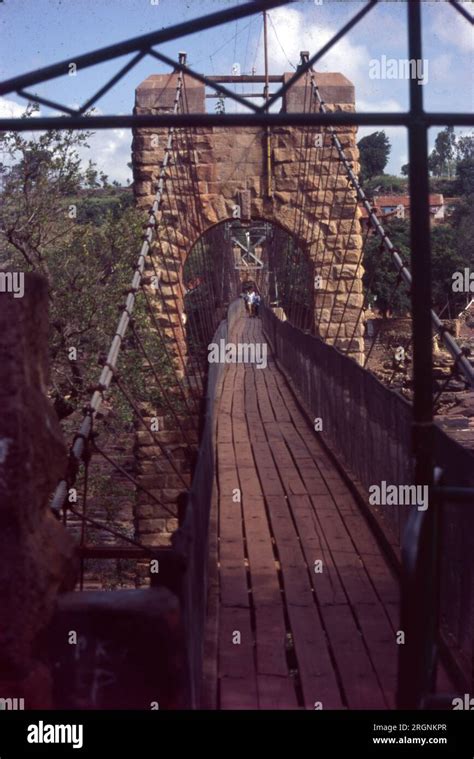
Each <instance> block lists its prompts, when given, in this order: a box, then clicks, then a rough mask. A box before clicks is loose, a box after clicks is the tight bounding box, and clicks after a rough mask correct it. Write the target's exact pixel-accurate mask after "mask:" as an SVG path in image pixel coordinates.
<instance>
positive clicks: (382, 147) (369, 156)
mask: <svg viewBox="0 0 474 759" xmlns="http://www.w3.org/2000/svg"><path fill="white" fill-rule="evenodd" d="M357 147H358V148H359V152H360V164H361V169H360V177H361V181H362V182H365V181H366V180H367V179H370V178H371V177H374V176H377V175H379V174H383V170H384V168H385V167H386V165H387V161H388V157H389V155H390V150H391V146H390V141H389V139H388V137H387V135H386V134H385V132H384V131H381V132H374V133H373V134H369V135H367V137H362V139H361V140H359V142H358V143H357Z"/></svg>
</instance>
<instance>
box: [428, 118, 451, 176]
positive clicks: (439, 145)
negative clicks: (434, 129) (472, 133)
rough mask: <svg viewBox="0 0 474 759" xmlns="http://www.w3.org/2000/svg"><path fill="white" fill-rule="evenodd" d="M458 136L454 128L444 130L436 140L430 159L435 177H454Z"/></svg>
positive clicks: (431, 169) (429, 164)
mask: <svg viewBox="0 0 474 759" xmlns="http://www.w3.org/2000/svg"><path fill="white" fill-rule="evenodd" d="M455 156H456V135H455V134H454V127H452V126H448V127H445V129H442V130H441V131H440V132H439V133H438V135H437V137H436V140H435V144H434V148H433V150H432V151H431V153H430V156H429V159H428V166H429V169H430V171H431V172H432V173H433V174H434V175H435V176H438V177H440V176H448V177H452V176H453V175H454V172H455V161H454V158H455Z"/></svg>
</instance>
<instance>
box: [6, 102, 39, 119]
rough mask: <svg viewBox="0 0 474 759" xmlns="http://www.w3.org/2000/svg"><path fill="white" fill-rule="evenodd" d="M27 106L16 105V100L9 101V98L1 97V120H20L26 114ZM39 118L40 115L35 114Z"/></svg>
mask: <svg viewBox="0 0 474 759" xmlns="http://www.w3.org/2000/svg"><path fill="white" fill-rule="evenodd" d="M25 110H26V103H25V105H21V104H20V103H16V102H15V101H14V100H8V98H4V97H0V118H2V119H18V118H20V117H21V116H23V114H24V113H25ZM34 115H35V116H37V115H38V114H34Z"/></svg>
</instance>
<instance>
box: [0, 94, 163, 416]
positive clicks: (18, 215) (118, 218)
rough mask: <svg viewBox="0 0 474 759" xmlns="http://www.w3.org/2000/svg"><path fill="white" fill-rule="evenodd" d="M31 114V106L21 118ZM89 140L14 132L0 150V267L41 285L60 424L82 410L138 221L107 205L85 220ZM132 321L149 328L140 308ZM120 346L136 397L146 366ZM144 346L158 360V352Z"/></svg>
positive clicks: (132, 253) (128, 211) (123, 283)
mask: <svg viewBox="0 0 474 759" xmlns="http://www.w3.org/2000/svg"><path fill="white" fill-rule="evenodd" d="M33 111H34V109H33V108H30V109H28V111H27V116H31V115H32V113H33ZM88 137H89V135H87V134H84V133H74V132H71V131H62V130H61V131H51V132H46V133H44V134H41V135H39V136H38V137H34V138H28V137H27V136H24V135H23V134H19V133H12V132H8V133H4V134H3V135H1V136H0V151H1V152H3V154H4V155H6V156H7V160H6V162H5V164H4V165H3V166H2V167H1V168H0V171H1V174H2V193H1V204H0V266H1V267H6V266H9V267H15V268H20V269H22V270H26V271H37V272H39V273H41V274H43V275H44V276H45V277H46V278H47V280H48V285H49V295H50V323H51V340H50V358H51V387H50V393H51V398H52V400H53V402H54V405H55V408H56V410H57V412H58V415H59V417H60V418H65V417H67V416H68V415H70V414H71V413H73V412H74V410H75V409H76V408H81V406H82V405H83V404H84V403H85V401H86V400H87V399H88V397H89V394H90V390H89V388H90V386H91V384H93V383H95V381H96V380H97V376H98V365H99V359H101V358H102V357H103V356H104V355H105V353H106V351H107V349H108V347H109V344H110V341H111V336H112V335H113V334H114V330H115V326H116V321H117V306H118V305H121V304H122V303H123V301H124V297H123V291H124V289H125V288H126V287H128V285H129V283H130V278H131V264H132V263H134V258H135V257H136V255H137V250H138V248H139V244H140V235H141V231H142V224H143V218H142V215H141V214H140V213H138V212H137V211H136V210H135V208H133V207H131V206H130V204H128V207H127V206H126V205H125V206H123V207H122V208H121V209H120V213H119V212H118V211H117V209H115V211H114V210H112V209H111V208H110V207H109V208H105V209H103V211H102V213H100V214H98V215H96V216H95V218H93V219H92V220H90V219H89V218H87V214H86V215H85V217H84V214H81V205H83V204H84V196H83V193H84V192H87V191H84V190H83V189H81V188H83V187H84V186H86V187H87V186H90V184H91V183H92V179H93V176H95V173H96V168H95V165H94V164H93V163H92V162H91V161H89V165H88V166H87V168H86V169H85V170H83V169H82V168H81V161H80V158H79V153H78V149H79V148H81V149H82V148H84V147H85V146H86V145H87V139H88ZM81 217H82V218H81ZM136 319H137V324H141V323H143V324H146V320H147V317H146V314H145V312H144V309H143V308H141V310H140V307H138V308H137V313H136ZM150 332H151V331H150ZM147 339H148V337H147ZM155 343H156V340H155ZM127 345H128V347H129V348H130V351H131V355H132V359H131V360H130V361H129V375H128V377H127V380H128V381H129V382H130V384H131V386H132V387H134V386H136V387H137V389H139V390H140V392H138V393H137V397H139V398H142V397H143V398H145V397H147V395H146V393H147V391H146V387H145V388H143V387H141V385H143V373H141V372H140V367H141V365H142V363H143V362H141V361H140V360H139V358H138V357H137V355H136V350H135V349H134V346H133V344H132V343H130V341H129V342H128V343H126V346H127ZM71 348H74V349H75V355H73V357H71V355H72V352H71V350H70V349H71ZM150 350H153V355H155V356H156V355H157V348H156V346H155V347H154V348H152V347H151V348H150ZM125 353H126V355H128V354H127V352H126V351H125ZM162 358H163V357H162V356H161V357H160V361H162ZM124 360H125V363H127V357H126V356H125V359H124ZM142 391H143V392H142ZM150 393H152V389H150ZM132 395H133V393H132ZM116 405H117V407H119V406H120V401H119V400H117V401H116ZM122 408H123V407H122Z"/></svg>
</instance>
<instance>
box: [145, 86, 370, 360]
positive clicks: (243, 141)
mask: <svg viewBox="0 0 474 759" xmlns="http://www.w3.org/2000/svg"><path fill="white" fill-rule="evenodd" d="M177 77H178V75H177V74H168V75H161V74H153V75H151V76H149V77H148V78H147V79H146V80H145V81H144V82H142V83H141V84H140V85H139V86H138V88H137V90H136V102H135V113H138V114H158V113H163V112H170V111H172V109H173V103H174V98H175V92H176V84H177ZM289 77H291V74H285V75H284V79H285V80H287V79H288V78H289ZM316 82H317V84H318V88H319V92H320V95H321V97H322V98H323V100H324V102H325V106H326V109H327V110H328V111H337V110H342V111H353V110H354V102H355V101H354V87H353V85H352V84H351V83H350V82H349V80H347V79H346V78H345V77H344V76H343V75H342V74H339V73H319V74H316ZM183 92H184V96H183V97H184V100H185V103H186V109H185V110H187V111H189V112H191V113H204V112H205V86H204V84H201V83H200V82H197V81H196V80H194V79H191V78H190V77H189V76H185V77H184V90H183ZM305 99H306V94H305V85H304V83H300V82H298V83H297V84H296V85H294V86H293V87H291V88H290V89H289V90H288V91H287V93H286V95H285V97H284V99H283V110H284V111H286V112H300V111H303V110H304V109H305V105H304V103H305ZM177 131H179V130H177ZM336 131H337V134H338V138H339V140H340V142H341V144H342V146H343V148H344V150H345V153H346V156H347V158H348V159H349V160H351V161H352V162H353V165H354V170H355V171H356V172H357V171H358V168H359V166H358V163H357V161H358V150H357V147H356V127H349V126H344V127H338V128H336ZM317 133H318V130H317V129H316V128H315V129H309V128H304V127H303V128H296V127H278V128H272V130H271V140H272V185H273V195H272V197H267V195H266V192H265V181H266V159H265V145H264V138H265V130H264V129H261V128H259V127H239V128H235V127H234V128H229V127H204V128H203V127H199V128H194V129H192V130H186V137H185V138H183V141H182V142H181V145H180V147H178V148H177V150H178V152H179V156H180V160H179V164H180V165H179V166H178V165H177V164H176V165H175V166H172V167H171V168H170V172H169V175H170V176H172V175H173V172H174V175H175V178H174V183H173V185H172V189H171V191H170V192H169V193H168V194H167V197H166V198H164V202H163V204H162V209H163V210H162V221H163V224H164V225H166V224H168V225H173V224H175V223H176V219H177V218H178V217H179V214H181V215H186V213H187V212H188V211H189V207H190V205H192V202H194V201H192V200H191V197H190V196H191V195H193V196H194V197H196V196H198V202H199V219H198V218H195V217H196V214H194V217H193V215H192V214H191V218H189V217H188V218H187V226H186V228H181V229H179V230H176V232H175V234H174V235H173V240H172V241H166V242H165V243H162V244H161V246H160V251H161V252H160V255H161V257H163V255H166V256H168V257H169V262H170V263H171V262H174V263H173V268H174V269H176V276H175V275H173V276H172V277H170V276H169V272H168V271H167V272H165V271H164V270H163V280H162V281H163V283H164V284H165V285H166V287H167V288H169V292H167V291H166V290H165V292H164V297H165V298H169V302H168V303H167V304H165V305H166V307H167V310H169V309H172V307H174V306H173V304H175V303H176V299H179V297H180V295H179V292H178V290H179V289H180V288H179V282H178V279H177V278H178V277H179V271H180V269H181V267H182V265H183V263H184V260H185V258H186V255H187V253H188V251H189V250H191V248H192V246H193V244H194V243H195V241H196V239H197V238H198V237H199V236H200V235H201V234H202V233H203V232H205V231H206V230H207V229H209V228H210V227H211V226H213V225H215V224H217V223H219V222H223V221H225V220H226V219H228V218H232V217H233V215H234V214H235V208H236V206H239V207H240V209H241V211H242V210H243V207H246V211H247V216H248V217H249V218H251V219H258V218H264V219H266V220H267V221H268V222H270V223H274V224H277V225H279V226H281V227H283V228H284V229H286V230H288V232H289V233H290V234H292V235H293V236H294V237H296V239H297V240H298V243H299V244H300V245H301V246H302V247H303V249H305V251H306V252H307V254H308V255H309V257H310V258H311V260H312V261H313V262H314V265H315V272H316V273H317V274H319V275H320V277H321V279H322V281H323V282H324V283H325V284H324V289H325V294H324V297H318V295H317V294H316V297H315V299H314V301H315V323H316V324H319V325H320V326H321V328H322V329H321V335H322V336H323V337H324V339H325V340H326V341H327V342H329V343H334V340H335V339H334V335H335V334H336V332H339V337H338V339H337V343H336V344H337V345H338V346H339V347H341V348H344V349H345V350H348V353H349V354H351V355H352V356H353V357H354V358H355V359H356V360H357V361H359V362H360V361H362V359H363V336H362V335H363V324H362V321H361V320H360V308H361V306H362V301H363V295H362V274H363V269H362V266H361V265H360V259H361V255H362V237H361V229H360V224H359V221H358V218H357V217H358V212H357V210H356V206H357V200H356V195H355V191H354V190H352V189H351V190H349V191H347V187H348V181H347V179H346V178H345V177H344V176H343V172H342V171H339V170H338V164H339V162H338V159H337V153H336V151H335V150H333V149H332V148H331V147H330V144H329V136H328V135H326V137H325V143H324V147H316V142H315V147H314V148H312V149H311V150H310V151H309V153H308V151H305V149H304V148H302V135H303V134H304V135H305V139H307V138H308V135H309V134H310V135H311V136H312V135H313V134H314V136H315V137H316V135H317ZM166 137H167V130H159V129H153V128H143V129H137V130H135V131H134V139H133V168H134V180H135V183H134V189H135V195H136V198H137V201H138V204H139V205H140V206H142V207H149V206H150V205H151V204H152V202H153V198H154V191H155V186H156V182H157V179H158V172H159V167H160V164H161V161H162V160H163V157H164V154H165V148H166ZM308 157H309V161H310V162H311V163H312V162H315V164H317V170H313V169H311V167H310V169H309V170H308V169H307V164H308ZM305 159H306V160H305ZM303 161H305V169H304V170H303V163H302V162H303ZM339 166H340V164H339ZM190 177H192V186H191V185H190V180H189V178H190ZM180 178H181V179H180ZM180 181H181V186H180ZM354 215H355V216H356V218H355V220H354ZM335 218H336V219H337V222H336V221H335ZM160 255H158V254H157V264H158V266H159V267H160V271H161V270H162V269H163V268H164V267H162V266H161V263H160V261H159V258H160ZM343 261H344V263H343V264H342V262H343ZM168 268H169V267H168ZM172 279H176V281H175V282H173V281H171V280H172ZM354 279H355V280H356V281H355V282H353V280H354ZM348 282H352V284H351V285H350V287H351V290H350V292H351V294H350V296H349V298H347V292H348V285H347V283H348ZM308 287H309V288H314V282H308ZM346 300H347V303H346ZM344 304H346V305H345V306H344ZM342 315H344V324H343V325H342V327H341V328H340V329H339V322H340V320H341V317H342ZM331 319H333V320H334V324H331V323H330V320H331ZM349 336H351V339H350V338H349ZM349 343H350V344H349Z"/></svg>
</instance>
